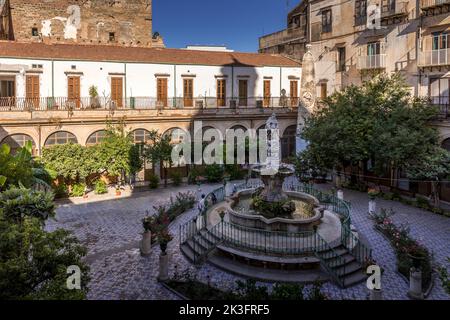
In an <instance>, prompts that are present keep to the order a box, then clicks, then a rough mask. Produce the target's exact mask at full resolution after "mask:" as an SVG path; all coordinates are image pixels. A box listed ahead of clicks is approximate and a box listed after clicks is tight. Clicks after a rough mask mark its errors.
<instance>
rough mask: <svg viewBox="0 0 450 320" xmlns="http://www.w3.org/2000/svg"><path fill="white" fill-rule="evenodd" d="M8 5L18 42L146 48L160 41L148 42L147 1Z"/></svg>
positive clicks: (56, 0) (33, 0)
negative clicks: (74, 43)
mask: <svg viewBox="0 0 450 320" xmlns="http://www.w3.org/2000/svg"><path fill="white" fill-rule="evenodd" d="M10 2H11V12H12V20H13V25H14V35H15V39H16V40H18V41H43V42H49V43H54V42H58V43H61V42H64V43H67V42H68V43H73V42H76V43H86V44H116V45H127V46H146V47H147V46H152V45H154V46H161V44H162V40H161V39H156V40H153V39H152V1H151V0H84V1H77V0H75V1H74V0H11V1H10ZM33 28H35V34H34V35H33ZM36 31H37V34H36Z"/></svg>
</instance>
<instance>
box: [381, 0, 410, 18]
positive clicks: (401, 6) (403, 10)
mask: <svg viewBox="0 0 450 320" xmlns="http://www.w3.org/2000/svg"><path fill="white" fill-rule="evenodd" d="M393 4H394V5H389V6H382V7H381V19H387V18H391V17H400V16H405V15H408V2H404V1H403V2H401V1H395V2H394V3H393Z"/></svg>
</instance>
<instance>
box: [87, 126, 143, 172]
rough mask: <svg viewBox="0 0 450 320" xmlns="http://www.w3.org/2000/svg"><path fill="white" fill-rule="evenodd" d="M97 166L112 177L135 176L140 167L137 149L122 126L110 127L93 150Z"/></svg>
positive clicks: (140, 162)
mask: <svg viewBox="0 0 450 320" xmlns="http://www.w3.org/2000/svg"><path fill="white" fill-rule="evenodd" d="M93 150H94V151H95V154H96V155H97V156H96V159H97V166H98V169H99V170H102V169H103V170H104V171H105V172H108V174H110V175H112V176H121V177H122V178H123V177H124V176H125V174H135V173H136V172H137V171H139V170H140V169H141V167H142V161H141V159H140V155H139V150H138V147H136V146H135V145H134V144H133V142H132V140H131V137H130V136H128V134H127V133H126V132H125V128H124V126H123V125H119V126H116V127H113V126H110V127H109V128H108V130H107V132H106V137H105V139H104V140H103V141H102V142H101V143H100V144H99V145H97V146H95V147H94V149H93Z"/></svg>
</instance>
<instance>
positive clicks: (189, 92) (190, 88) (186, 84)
mask: <svg viewBox="0 0 450 320" xmlns="http://www.w3.org/2000/svg"><path fill="white" fill-rule="evenodd" d="M183 102H184V106H185V107H193V106H194V79H183Z"/></svg>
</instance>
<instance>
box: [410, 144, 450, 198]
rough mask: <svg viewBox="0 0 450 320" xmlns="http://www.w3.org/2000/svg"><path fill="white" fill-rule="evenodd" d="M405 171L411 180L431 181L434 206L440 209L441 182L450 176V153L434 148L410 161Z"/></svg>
mask: <svg viewBox="0 0 450 320" xmlns="http://www.w3.org/2000/svg"><path fill="white" fill-rule="evenodd" d="M405 170H406V174H407V176H408V177H409V178H411V179H423V180H427V181H431V190H432V198H433V200H434V205H435V206H436V207H439V191H440V181H441V180H443V179H446V178H448V177H449V176H450V152H448V151H447V150H445V149H442V148H441V147H437V146H432V147H431V148H429V149H428V150H426V151H425V152H423V153H422V154H420V156H419V157H415V158H413V159H412V160H410V161H408V162H407V163H406V165H405Z"/></svg>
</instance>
